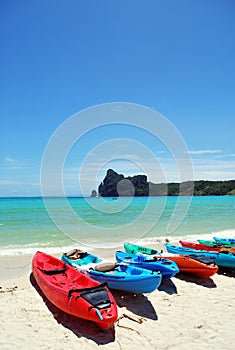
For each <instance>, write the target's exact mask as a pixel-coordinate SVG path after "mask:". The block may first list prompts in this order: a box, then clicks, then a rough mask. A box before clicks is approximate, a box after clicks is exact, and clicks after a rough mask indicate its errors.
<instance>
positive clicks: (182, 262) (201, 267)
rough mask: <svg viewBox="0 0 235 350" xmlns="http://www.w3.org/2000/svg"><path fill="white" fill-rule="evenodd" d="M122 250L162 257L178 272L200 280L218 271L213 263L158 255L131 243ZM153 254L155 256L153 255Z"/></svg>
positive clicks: (177, 256)
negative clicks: (174, 264)
mask: <svg viewBox="0 0 235 350" xmlns="http://www.w3.org/2000/svg"><path fill="white" fill-rule="evenodd" d="M124 248H125V250H126V251H127V252H133V251H134V252H135V254H137V253H138V254H143V253H145V254H149V256H156V257H164V258H166V259H168V260H172V261H174V262H175V263H176V264H177V266H178V268H179V270H180V272H182V273H186V274H190V275H194V276H197V277H200V278H209V277H211V276H213V275H214V274H215V273H217V271H218V266H217V265H215V264H214V263H210V264H205V263H203V262H200V261H197V260H195V259H192V258H190V257H188V256H184V255H182V254H172V253H168V252H161V253H159V251H158V250H156V249H152V248H148V247H143V246H139V245H135V244H131V243H124ZM154 254H155V255H154Z"/></svg>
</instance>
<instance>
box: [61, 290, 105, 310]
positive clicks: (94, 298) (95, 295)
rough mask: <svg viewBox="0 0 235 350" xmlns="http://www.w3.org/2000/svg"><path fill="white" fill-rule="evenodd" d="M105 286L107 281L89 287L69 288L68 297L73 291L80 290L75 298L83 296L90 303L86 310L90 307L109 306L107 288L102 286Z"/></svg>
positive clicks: (102, 307) (101, 307) (100, 307)
mask: <svg viewBox="0 0 235 350" xmlns="http://www.w3.org/2000/svg"><path fill="white" fill-rule="evenodd" d="M105 286H107V283H102V284H100V285H98V286H95V287H91V288H80V289H71V290H70V291H69V293H68V297H69V298H70V297H71V296H72V294H73V293H77V292H81V294H80V295H78V296H76V297H75V299H77V298H83V299H85V300H86V301H87V302H88V303H89V304H91V306H90V307H89V308H88V310H91V309H92V308H97V309H104V308H107V307H110V306H111V304H112V302H111V301H110V299H109V295H108V290H107V289H106V288H104V287H105Z"/></svg>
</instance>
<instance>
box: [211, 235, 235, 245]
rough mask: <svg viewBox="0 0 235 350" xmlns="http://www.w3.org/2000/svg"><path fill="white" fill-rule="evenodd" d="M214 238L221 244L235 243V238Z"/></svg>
mask: <svg viewBox="0 0 235 350" xmlns="http://www.w3.org/2000/svg"><path fill="white" fill-rule="evenodd" d="M213 239H214V240H215V241H216V243H219V244H232V245H235V238H220V237H213Z"/></svg>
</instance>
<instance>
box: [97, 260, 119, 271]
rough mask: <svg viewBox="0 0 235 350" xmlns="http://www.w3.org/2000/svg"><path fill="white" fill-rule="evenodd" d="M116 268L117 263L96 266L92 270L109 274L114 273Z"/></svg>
mask: <svg viewBox="0 0 235 350" xmlns="http://www.w3.org/2000/svg"><path fill="white" fill-rule="evenodd" d="M117 266H118V264H117V263H112V262H107V263H102V264H98V265H96V266H95V267H94V270H95V271H99V272H111V271H114V270H115V268H116V267H117Z"/></svg>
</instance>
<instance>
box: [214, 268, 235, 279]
mask: <svg viewBox="0 0 235 350" xmlns="http://www.w3.org/2000/svg"><path fill="white" fill-rule="evenodd" d="M217 273H218V275H224V276H227V277H233V278H235V269H228V268H227V269H226V268H222V267H220V268H219V271H218V272H217Z"/></svg>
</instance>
